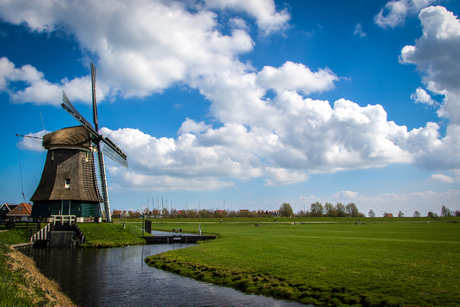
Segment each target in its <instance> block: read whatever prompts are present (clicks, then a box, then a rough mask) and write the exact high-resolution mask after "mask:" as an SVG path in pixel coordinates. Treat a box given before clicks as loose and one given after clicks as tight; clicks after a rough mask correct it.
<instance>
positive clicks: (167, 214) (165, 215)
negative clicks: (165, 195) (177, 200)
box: [161, 208, 169, 217]
mask: <svg viewBox="0 0 460 307" xmlns="http://www.w3.org/2000/svg"><path fill="white" fill-rule="evenodd" d="M161 213H162V215H163V217H169V211H168V209H167V208H163V211H162V212H161Z"/></svg>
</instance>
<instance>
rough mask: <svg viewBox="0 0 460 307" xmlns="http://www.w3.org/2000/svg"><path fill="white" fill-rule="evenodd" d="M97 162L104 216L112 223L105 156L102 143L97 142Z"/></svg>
mask: <svg viewBox="0 0 460 307" xmlns="http://www.w3.org/2000/svg"><path fill="white" fill-rule="evenodd" d="M96 146H97V149H98V151H97V160H98V162H99V180H100V183H101V196H102V200H103V204H104V208H103V210H101V211H102V213H103V215H104V216H105V218H106V220H107V222H109V223H110V222H111V221H112V218H111V214H110V205H109V191H108V188H107V178H106V175H105V163H104V155H103V154H102V151H101V147H100V146H101V144H100V141H98V142H97V144H96Z"/></svg>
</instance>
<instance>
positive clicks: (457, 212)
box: [452, 210, 460, 216]
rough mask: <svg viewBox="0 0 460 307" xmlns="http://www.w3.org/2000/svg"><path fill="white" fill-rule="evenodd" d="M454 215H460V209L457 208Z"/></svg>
mask: <svg viewBox="0 0 460 307" xmlns="http://www.w3.org/2000/svg"><path fill="white" fill-rule="evenodd" d="M452 215H453V216H460V210H455V211H454V212H453V213H452Z"/></svg>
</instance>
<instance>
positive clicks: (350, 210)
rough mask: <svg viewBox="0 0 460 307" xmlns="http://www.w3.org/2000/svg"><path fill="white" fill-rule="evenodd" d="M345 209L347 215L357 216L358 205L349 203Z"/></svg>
mask: <svg viewBox="0 0 460 307" xmlns="http://www.w3.org/2000/svg"><path fill="white" fill-rule="evenodd" d="M346 209H347V213H348V215H349V216H353V217H357V216H358V215H359V210H358V207H356V205H355V204H354V203H349V204H348V205H347V206H346Z"/></svg>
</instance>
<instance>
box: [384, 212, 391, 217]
mask: <svg viewBox="0 0 460 307" xmlns="http://www.w3.org/2000/svg"><path fill="white" fill-rule="evenodd" d="M383 217H393V213H386V212H385V214H384V215H383Z"/></svg>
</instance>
